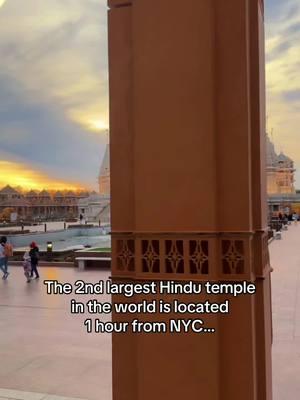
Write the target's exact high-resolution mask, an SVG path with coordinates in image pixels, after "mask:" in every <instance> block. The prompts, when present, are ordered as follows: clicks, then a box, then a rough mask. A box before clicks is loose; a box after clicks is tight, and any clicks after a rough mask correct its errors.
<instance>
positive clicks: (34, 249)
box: [29, 242, 40, 279]
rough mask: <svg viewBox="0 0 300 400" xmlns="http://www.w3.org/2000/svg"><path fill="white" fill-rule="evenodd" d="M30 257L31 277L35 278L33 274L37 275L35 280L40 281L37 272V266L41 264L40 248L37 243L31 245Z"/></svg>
mask: <svg viewBox="0 0 300 400" xmlns="http://www.w3.org/2000/svg"><path fill="white" fill-rule="evenodd" d="M29 256H30V261H31V274H30V277H31V278H33V274H35V279H39V277H40V275H39V273H38V270H37V266H38V264H39V248H38V246H37V244H36V243H35V242H32V243H31V244H30V251H29Z"/></svg>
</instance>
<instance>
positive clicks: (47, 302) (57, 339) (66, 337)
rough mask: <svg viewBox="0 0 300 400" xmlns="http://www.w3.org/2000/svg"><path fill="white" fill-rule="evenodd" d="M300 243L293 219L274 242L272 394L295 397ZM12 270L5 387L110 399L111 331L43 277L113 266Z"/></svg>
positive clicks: (92, 274) (74, 276)
mask: <svg viewBox="0 0 300 400" xmlns="http://www.w3.org/2000/svg"><path fill="white" fill-rule="evenodd" d="M299 248H300V224H299V225H298V226H295V225H292V226H290V227H289V230H288V231H286V232H283V239H282V240H274V241H273V242H272V243H271V245H270V255H271V263H272V267H273V268H274V272H273V273H272V298H273V331H274V344H273V387H274V397H273V398H274V400H295V399H297V398H298V397H299V393H300V380H299V374H300V251H299ZM10 271H11V275H10V277H9V279H8V280H7V281H6V282H3V281H2V280H0V340H1V345H0V388H2V389H12V390H20V391H26V392H27V391H28V392H37V393H49V394H53V395H58V396H67V397H75V398H77V397H78V398H82V399H87V400H110V399H111V338H110V335H103V334H98V335H97V334H87V333H86V332H85V328H84V327H83V325H82V323H83V321H84V319H85V316H71V315H70V313H69V302H70V299H71V297H72V298H73V297H74V296H66V295H63V296H49V295H47V294H46V291H45V287H44V285H43V283H42V280H43V279H57V280H59V281H62V282H71V283H73V282H75V281H76V280H78V279H84V280H85V281H87V282H98V281H99V280H102V279H107V278H108V276H109V272H108V271H78V270H76V269H68V268H41V269H40V272H41V277H42V279H41V280H40V281H39V282H38V281H33V282H31V283H30V284H26V282H25V279H24V276H23V272H22V268H20V267H12V268H11V270H10ZM75 297H76V298H77V300H79V301H84V300H86V299H87V297H84V298H82V297H81V296H80V297H79V296H75ZM98 298H99V296H98ZM101 298H102V299H103V300H104V299H105V298H106V300H107V301H110V298H109V297H106V296H101ZM106 318H109V317H106ZM199 362H200V361H199Z"/></svg>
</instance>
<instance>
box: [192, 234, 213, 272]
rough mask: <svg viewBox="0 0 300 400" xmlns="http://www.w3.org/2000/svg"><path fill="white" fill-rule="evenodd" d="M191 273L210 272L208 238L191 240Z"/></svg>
mask: <svg viewBox="0 0 300 400" xmlns="http://www.w3.org/2000/svg"><path fill="white" fill-rule="evenodd" d="M189 253H190V273H191V274H205V275H206V274H208V273H209V250H208V241H207V240H190V241H189Z"/></svg>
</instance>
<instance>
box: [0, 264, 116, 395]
mask: <svg viewBox="0 0 300 400" xmlns="http://www.w3.org/2000/svg"><path fill="white" fill-rule="evenodd" d="M40 274H41V280H40V281H32V282H30V283H29V284H27V283H26V281H25V279H24V275H23V270H22V268H21V267H11V274H10V276H9V279H8V280H7V281H2V280H1V279H0V388H2V389H10V390H12V389H13V390H17V391H21V392H23V391H25V392H34V393H35V392H36V393H49V394H52V395H56V396H61V397H63V398H64V397H70V398H79V399H87V400H109V399H110V398H111V337H110V335H106V334H98V335H97V334H87V333H86V330H85V328H84V326H83V321H84V319H85V317H86V316H85V315H76V316H75V315H71V314H70V312H69V303H70V299H71V297H70V296H67V295H61V296H49V295H47V294H46V290H45V286H44V285H43V283H42V280H43V279H57V280H59V281H61V282H71V283H72V282H75V281H76V280H78V279H84V280H85V281H87V282H98V281H99V280H100V279H107V277H108V275H109V272H108V271H105V272H102V271H100V272H99V271H82V272H81V271H78V270H76V269H73V268H44V267H43V268H40ZM72 298H73V296H72ZM89 298H90V296H89ZM80 299H81V301H84V300H85V297H84V296H80ZM77 300H78V298H77ZM109 300H110V299H109V298H107V301H109ZM108 318H109V317H108ZM99 335H100V336H99ZM44 396H46V395H44ZM1 397H3V398H5V399H6V398H10V397H9V396H7V394H6V395H5V393H4V392H2V393H1V391H0V398H1ZM46 399H47V400H50V399H48V398H47V397H46ZM21 400H23V398H22V399H21ZM24 400H25V399H24ZM26 400H27V398H26ZM28 400H39V399H36V397H32V398H31V397H29V399H28ZM51 400H55V398H53V399H52V398H51ZM57 400H62V399H57Z"/></svg>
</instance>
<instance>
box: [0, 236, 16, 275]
mask: <svg viewBox="0 0 300 400" xmlns="http://www.w3.org/2000/svg"><path fill="white" fill-rule="evenodd" d="M1 243H3V245H4V256H5V262H4V267H5V272H6V273H7V274H8V275H9V272H8V260H9V258H10V257H12V256H13V254H14V252H13V247H12V245H11V244H10V243H9V242H8V240H7V237H6V236H2V238H1Z"/></svg>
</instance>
